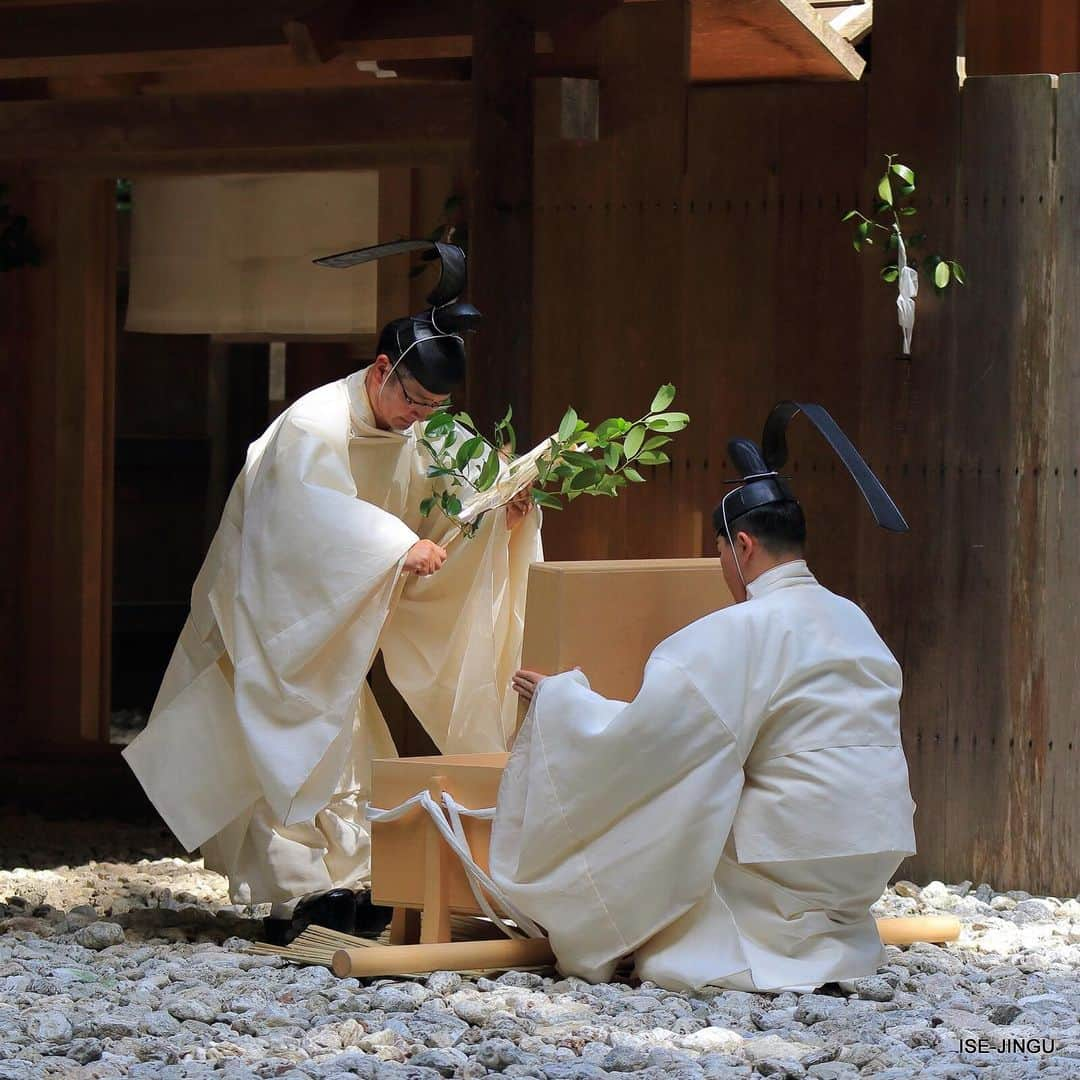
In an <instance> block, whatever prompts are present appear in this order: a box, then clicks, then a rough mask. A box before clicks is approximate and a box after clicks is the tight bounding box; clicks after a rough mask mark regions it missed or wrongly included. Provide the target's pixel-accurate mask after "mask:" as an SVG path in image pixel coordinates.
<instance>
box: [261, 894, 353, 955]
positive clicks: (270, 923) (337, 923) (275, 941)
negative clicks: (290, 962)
mask: <svg viewBox="0 0 1080 1080" xmlns="http://www.w3.org/2000/svg"><path fill="white" fill-rule="evenodd" d="M356 909H357V902H356V894H355V893H354V892H353V891H352V889H330V890H329V892H323V893H312V895H311V896H306V897H304V899H303V900H301V901H300V903H298V904H297V905H296V908H295V909H294V911H293V914H292V918H291V919H263V936H264V938H265V939H266V941H267V943H268V944H270V945H288V944H289V942H290V941H292V940H293V938H295V937H298V936H299V935H300V934H302V933H303V932H304V931H305V930H306V929H307V928H308V927H309V926H311V924H312V923H315V924H316V925H317V926H325V927H326V928H327V929H328V930H337V931H338V932H340V933H342V934H354V933H356Z"/></svg>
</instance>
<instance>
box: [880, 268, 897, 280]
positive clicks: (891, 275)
mask: <svg viewBox="0 0 1080 1080" xmlns="http://www.w3.org/2000/svg"><path fill="white" fill-rule="evenodd" d="M899 276H900V271H899V270H898V269H897V268H896V267H895V266H886V267H885V268H884V269H883V270H882V271H881V280H882V281H888V282H890V283H891V282H893V281H895V280H896V279H897V278H898V277H899Z"/></svg>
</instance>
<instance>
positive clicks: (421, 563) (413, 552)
mask: <svg viewBox="0 0 1080 1080" xmlns="http://www.w3.org/2000/svg"><path fill="white" fill-rule="evenodd" d="M444 562H446V549H445V548H441V547H439V545H438V544H435V543H432V542H431V541H430V540H418V541H417V542H416V543H415V544H413V546H412V547H411V548H409V553H408V554H407V555H406V556H405V567H404V569H405V573H406V574H419V575H421V576H426V575H427V574H434V573H435V571H436V570H441V569H442V564H443V563H444Z"/></svg>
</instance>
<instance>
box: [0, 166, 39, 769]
mask: <svg viewBox="0 0 1080 1080" xmlns="http://www.w3.org/2000/svg"><path fill="white" fill-rule="evenodd" d="M5 179H6V180H7V181H8V191H7V194H6V195H5V197H4V201H8V202H10V204H11V207H12V212H13V213H15V214H26V215H27V216H28V217H30V218H31V219H32V220H34V221H35V224H34V231H35V233H36V232H37V228H36V217H37V215H36V214H35V208H34V206H33V193H34V192H33V185H32V184H30V183H12V182H11V181H12V180H13V178H12V177H11V176H10V175H9V176H7V177H5ZM38 273H39V271H38V270H37V269H36V268H34V267H32V266H24V267H21V268H19V269H18V270H11V271H7V272H5V273H2V274H0V460H2V461H4V462H5V463H6V465H5V477H4V483H3V484H2V485H0V565H2V566H3V567H4V573H3V576H2V579H0V639H2V640H3V641H4V642H6V643H7V644H6V647H5V648H4V649H3V652H2V654H0V709H3V715H4V717H6V718H7V725H6V730H5V733H4V749H3V751H0V753H3V752H7V753H11V752H13V751H15V750H18V749H19V744H20V743H21V742H22V741H24V739H25V737H26V730H25V725H17V721H18V720H19V719H20V718H21V717H23V716H24V715H25V713H24V706H25V697H26V687H25V682H24V676H25V664H24V663H23V660H24V657H23V656H22V654H21V648H20V646H21V644H22V642H23V641H24V639H25V635H26V605H27V600H28V597H29V594H30V582H29V580H28V578H27V575H26V574H25V572H22V571H23V560H24V548H25V543H24V539H25V535H26V517H27V510H28V505H29V499H28V494H27V490H26V471H27V466H28V455H27V449H26V417H27V409H26V405H27V381H28V376H29V371H30V363H29V358H28V355H27V353H28V346H29V339H28V335H27V327H26V320H25V312H26V310H27V307H28V305H29V298H30V294H31V288H32V281H33V278H34V276H35V275H36V274H38Z"/></svg>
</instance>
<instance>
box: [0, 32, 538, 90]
mask: <svg viewBox="0 0 1080 1080" xmlns="http://www.w3.org/2000/svg"><path fill="white" fill-rule="evenodd" d="M285 33H286V36H287V37H288V39H289V44H287V45H235V46H226V45H222V46H215V47H213V48H193V49H146V50H139V51H133V52H92V53H71V54H60V55H55V56H10V57H0V79H31V78H89V77H94V76H101V75H124V74H133V73H140V72H155V71H187V70H192V69H200V68H216V69H224V70H230V71H234V70H236V69H237V68H251V69H258V70H274V69H280V68H295V67H297V66H298V65H299V66H301V67H310V66H317V65H321V64H327V63H329V62H331V61H338V62H339V64H340V66H342V67H348V66H349V65H350V64H352V63H354V62H355V61H357V60H447V59H455V58H459V57H467V56H471V55H472V47H473V46H472V37H470V36H469V35H468V34H458V35H449V36H440V37H411V38H366V39H362V40H361V39H349V40H341V41H337V42H335V43H334V44H333V46H331V45H330V44H329V40H330V39H329V38H328V37H320V38H318V39H316V38H313V37H312V36H311V33H310V30H309V29H307V28H304V27H303V26H301V24H299V23H297V24H295V25H294V24H292V23H288V24H286V29H285ZM552 49H553V46H552V41H551V35H550V34H548V33H546V32H542V33H538V34H537V35H536V38H535V51H536V52H537V53H540V54H549V53H551V52H552ZM530 70H531V68H530Z"/></svg>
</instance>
